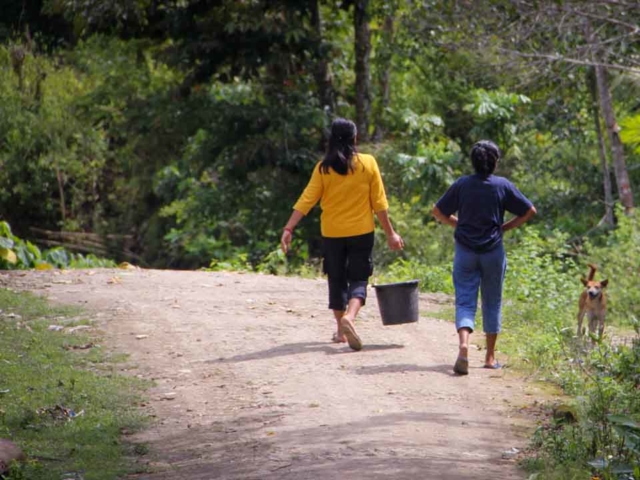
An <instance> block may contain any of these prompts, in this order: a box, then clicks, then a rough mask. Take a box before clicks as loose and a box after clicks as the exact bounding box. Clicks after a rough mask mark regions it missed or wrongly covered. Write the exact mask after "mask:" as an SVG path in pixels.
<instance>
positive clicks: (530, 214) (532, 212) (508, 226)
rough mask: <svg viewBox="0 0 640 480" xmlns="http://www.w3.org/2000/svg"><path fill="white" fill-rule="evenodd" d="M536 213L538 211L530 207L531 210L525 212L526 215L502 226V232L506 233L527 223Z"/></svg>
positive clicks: (514, 218)
mask: <svg viewBox="0 0 640 480" xmlns="http://www.w3.org/2000/svg"><path fill="white" fill-rule="evenodd" d="M536 213H538V211H537V210H536V207H534V206H531V208H530V209H529V210H527V213H525V214H524V215H521V216H520V217H513V218H512V219H511V220H509V221H508V222H506V223H504V224H503V225H502V231H503V232H506V231H508V230H513V229H514V228H518V227H519V226H520V225H522V224H523V223H526V222H528V221H529V220H530V219H531V217H533V216H534V215H535V214H536Z"/></svg>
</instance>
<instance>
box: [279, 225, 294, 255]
mask: <svg viewBox="0 0 640 480" xmlns="http://www.w3.org/2000/svg"><path fill="white" fill-rule="evenodd" d="M292 238H293V232H292V231H291V230H289V229H288V228H287V229H285V230H283V231H282V237H280V248H282V251H283V252H284V253H285V255H286V253H287V252H288V251H289V249H290V248H291V239H292Z"/></svg>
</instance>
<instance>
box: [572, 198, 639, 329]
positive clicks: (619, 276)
mask: <svg viewBox="0 0 640 480" xmlns="http://www.w3.org/2000/svg"><path fill="white" fill-rule="evenodd" d="M616 218H617V222H618V223H617V226H616V228H615V229H614V230H612V231H611V232H609V233H608V234H606V236H605V238H604V240H603V241H601V242H596V241H592V242H587V243H586V244H585V247H584V248H585V251H586V254H587V255H588V256H589V257H590V258H591V259H592V260H593V263H594V264H595V265H596V266H598V267H599V273H598V275H599V278H600V279H601V280H604V279H605V278H608V279H609V284H608V285H607V296H608V300H609V301H608V304H607V318H608V320H609V321H611V322H614V323H617V324H620V325H631V324H633V322H635V321H636V320H638V319H640V290H638V262H637V260H636V259H638V258H640V221H639V218H638V214H637V213H633V214H632V215H629V216H627V215H625V214H624V213H623V212H622V208H620V206H619V205H618V206H617V209H616Z"/></svg>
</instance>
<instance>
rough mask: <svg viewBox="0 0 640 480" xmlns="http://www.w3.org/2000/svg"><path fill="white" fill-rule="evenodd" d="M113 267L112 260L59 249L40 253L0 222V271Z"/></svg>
mask: <svg viewBox="0 0 640 480" xmlns="http://www.w3.org/2000/svg"><path fill="white" fill-rule="evenodd" d="M115 266H116V264H115V262H113V261H112V260H107V259H104V258H98V257H96V256H95V255H87V256H84V255H82V254H79V253H69V252H68V251H67V250H65V249H64V248H61V247H56V248H52V249H49V250H45V251H44V252H42V251H40V249H39V248H38V247H36V246H35V245H34V244H32V243H31V242H29V241H25V240H22V239H20V238H18V237H17V236H15V235H13V233H12V232H11V226H10V225H9V224H8V223H7V222H0V270H13V269H29V268H36V269H39V270H48V269H50V268H95V267H115Z"/></svg>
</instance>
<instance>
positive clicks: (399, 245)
mask: <svg viewBox="0 0 640 480" xmlns="http://www.w3.org/2000/svg"><path fill="white" fill-rule="evenodd" d="M387 245H388V246H389V248H390V249H391V250H402V249H403V248H404V240H402V237H401V236H400V235H398V234H397V233H396V232H392V233H391V234H389V235H387Z"/></svg>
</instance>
